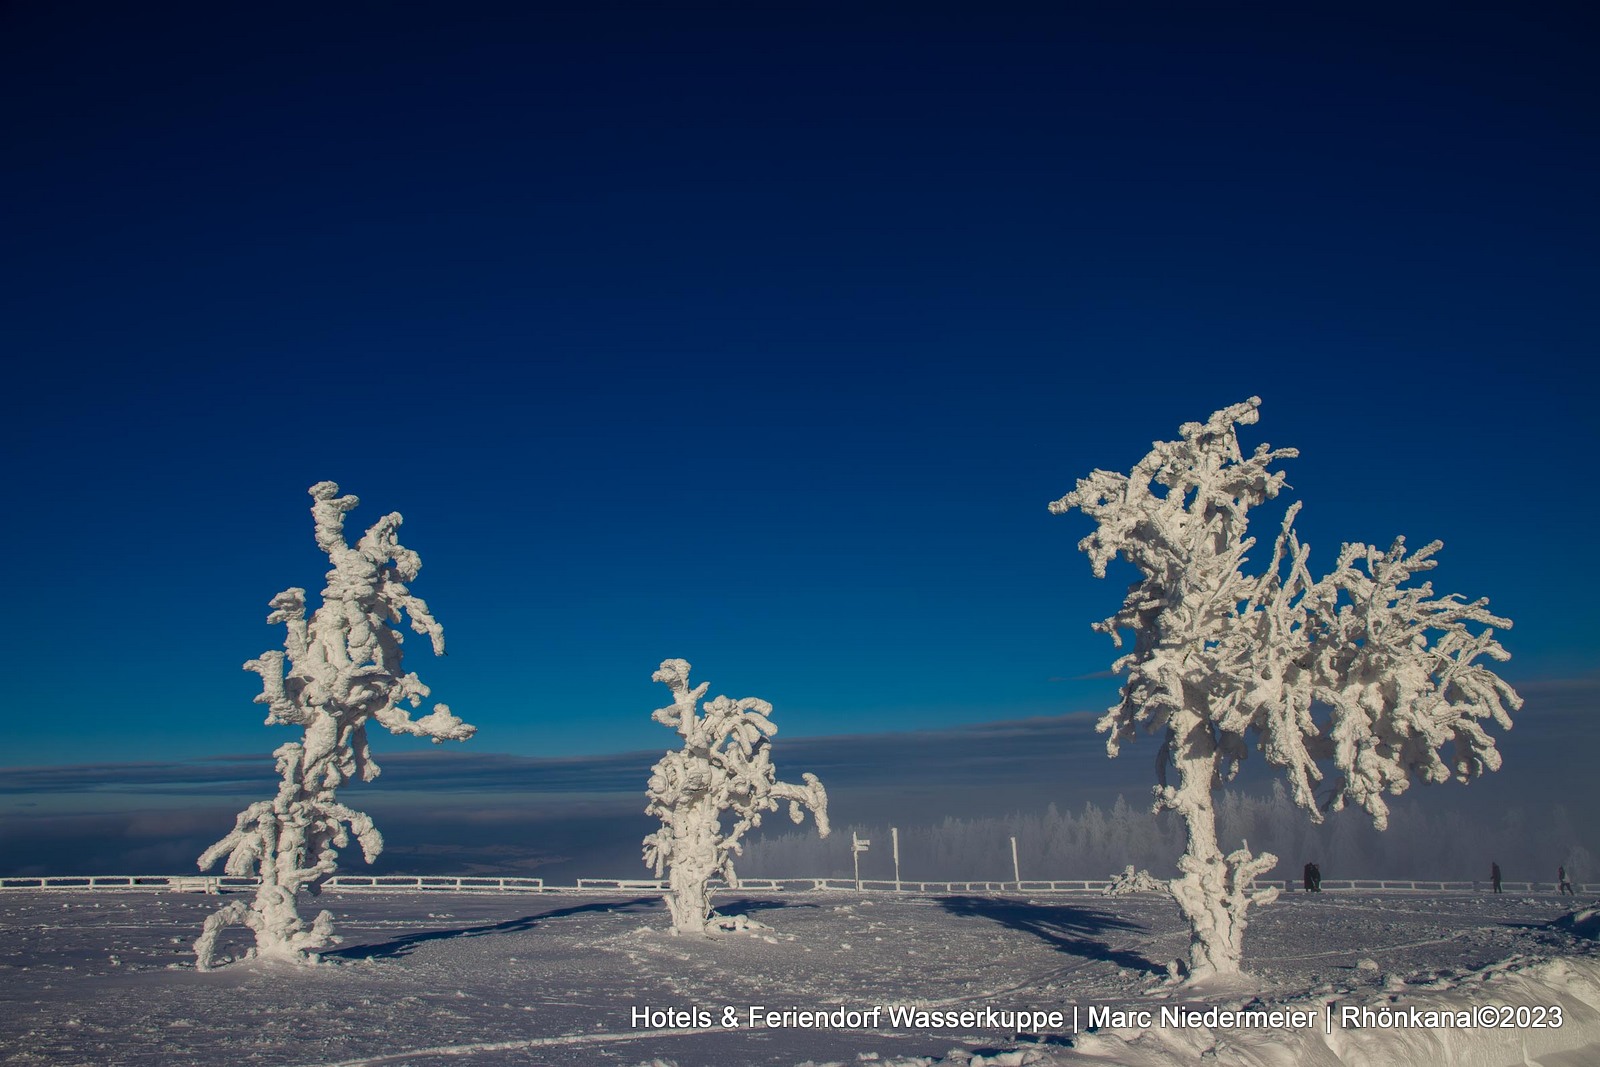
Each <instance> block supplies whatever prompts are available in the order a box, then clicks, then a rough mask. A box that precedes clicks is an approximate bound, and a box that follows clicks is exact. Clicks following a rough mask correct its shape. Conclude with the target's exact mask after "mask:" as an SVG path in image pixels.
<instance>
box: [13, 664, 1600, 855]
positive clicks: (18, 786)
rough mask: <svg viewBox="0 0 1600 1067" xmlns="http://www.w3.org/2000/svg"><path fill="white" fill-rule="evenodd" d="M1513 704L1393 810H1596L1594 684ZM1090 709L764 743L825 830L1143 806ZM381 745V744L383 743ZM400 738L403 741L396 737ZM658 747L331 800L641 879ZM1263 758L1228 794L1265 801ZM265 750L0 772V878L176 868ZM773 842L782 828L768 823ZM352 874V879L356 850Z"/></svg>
mask: <svg viewBox="0 0 1600 1067" xmlns="http://www.w3.org/2000/svg"><path fill="white" fill-rule="evenodd" d="M1520 688H1521V691H1522V693H1523V695H1524V696H1525V697H1526V699H1527V706H1526V707H1525V708H1524V710H1523V711H1522V713H1521V714H1519V715H1518V716H1517V719H1516V722H1517V725H1516V727H1515V729H1514V730H1513V731H1512V732H1511V733H1509V734H1507V735H1505V736H1504V737H1503V738H1502V740H1501V745H1500V747H1501V750H1502V752H1503V753H1504V754H1505V767H1504V769H1503V770H1501V771H1500V772H1498V773H1496V774H1494V775H1490V776H1489V777H1488V778H1487V779H1485V780H1483V781H1481V782H1477V783H1474V784H1473V785H1472V786H1471V787H1470V788H1462V787H1459V786H1455V785H1445V786H1439V787H1418V788H1415V789H1413V790H1411V791H1410V792H1409V793H1408V794H1407V795H1406V796H1404V797H1401V798H1397V800H1396V802H1395V803H1396V804H1397V805H1416V806H1417V807H1418V808H1419V810H1433V811H1438V810H1445V809H1457V810H1467V811H1471V812H1482V813H1484V814H1485V817H1488V816H1489V815H1492V814H1493V813H1496V812H1501V811H1505V810H1508V809H1510V808H1513V807H1520V808H1524V809H1526V810H1527V811H1528V812H1529V815H1530V818H1534V819H1537V818H1539V817H1540V813H1542V812H1546V811H1549V810H1551V809H1552V807H1553V806H1554V805H1557V804H1561V805H1565V806H1566V807H1567V808H1568V809H1570V810H1572V811H1580V812H1581V811H1592V810H1596V809H1600V782H1597V779H1596V776H1595V775H1594V774H1593V771H1592V768H1591V767H1590V766H1589V765H1588V763H1589V756H1590V753H1592V752H1593V751H1596V750H1597V749H1600V716H1596V715H1595V714H1594V713H1593V711H1592V709H1593V708H1594V707H1595V706H1596V704H1597V698H1600V678H1585V679H1567V680H1554V681H1545V682H1529V683H1524V684H1523V685H1522V686H1521V687H1520ZM1097 717H1098V713H1095V712H1079V713H1074V714H1069V715H1062V716H1054V717H1048V718H1034V719H1025V720H1019V721H1013V722H999V723H986V724H982V725H974V726H967V727H959V728H953V729H943V730H928V731H917V732H911V733H895V734H863V735H850V736H836V737H813V738H805V737H802V738H794V737H788V736H785V735H781V734H780V735H779V737H778V738H777V741H776V743H775V750H774V751H775V758H776V763H777V765H778V768H779V773H780V775H782V776H783V777H786V778H789V779H794V780H797V779H798V778H799V776H800V774H801V773H802V772H805V771H810V772H812V773H815V774H817V775H818V776H819V777H821V779H822V780H823V782H824V783H825V784H826V785H827V787H828V791H829V795H830V801H831V803H830V806H831V809H832V815H833V821H834V824H835V825H836V826H838V827H841V828H846V827H849V826H850V825H851V824H852V823H856V824H861V825H870V824H878V825H882V824H885V823H893V824H897V825H900V826H905V827H911V826H918V825H927V824H930V823H937V822H940V821H942V820H944V819H945V818H947V817H953V818H966V819H970V818H979V817H986V816H994V815H1003V814H1006V813H1009V812H1017V811H1023V812H1037V811H1042V810H1043V809H1044V808H1045V807H1046V806H1047V805H1049V804H1052V803H1053V804H1056V805H1057V806H1058V807H1060V808H1063V809H1076V808H1079V807H1081V806H1082V804H1083V803H1084V802H1086V801H1090V802H1094V803H1096V804H1101V805H1106V804H1109V803H1111V802H1112V801H1113V800H1114V799H1115V798H1116V796H1118V795H1122V796H1125V797H1127V798H1128V800H1129V802H1130V803H1133V804H1143V803H1144V800H1145V798H1146V797H1147V796H1148V793H1149V789H1150V787H1151V785H1152V784H1153V782H1154V770H1153V766H1152V764H1153V761H1154V758H1155V751H1156V746H1155V744H1154V743H1153V742H1148V741H1144V740H1141V741H1140V742H1138V743H1135V744H1132V745H1129V746H1127V747H1126V748H1125V749H1124V751H1123V754H1122V756H1121V757H1120V758H1118V759H1116V760H1110V759H1107V758H1106V756H1105V751H1104V744H1103V738H1102V737H1101V735H1099V734H1096V733H1095V732H1094V720H1095V719H1096V718H1097ZM387 740H388V739H387V738H381V739H380V740H379V742H378V744H379V745H383V743H384V742H385V741H387ZM396 744H399V742H396ZM659 756H660V752H659V751H649V752H629V753H620V754H613V755H603V756H588V757H572V758H561V759H541V758H536V757H527V756H513V755H505V754H499V753H492V752H474V751H472V749H471V747H470V746H468V747H465V748H452V749H449V750H443V749H421V750H411V751H400V750H399V749H397V748H388V749H387V750H386V751H381V752H380V753H379V757H378V758H379V762H380V763H381V764H382V766H383V768H384V770H383V774H382V776H381V777H379V778H378V779H377V780H376V781H375V782H371V783H366V784H362V785H355V786H351V787H349V788H348V789H347V790H345V791H344V792H342V793H341V799H344V800H345V801H346V802H348V803H350V804H351V805H353V806H354V807H357V808H359V809H360V810H363V811H366V812H368V813H369V814H370V815H372V816H373V818H374V819H375V820H376V821H377V823H378V826H379V828H380V829H381V830H382V831H383V832H384V835H385V838H386V841H387V845H386V848H385V851H384V854H383V855H382V856H381V857H380V858H379V860H378V863H377V864H376V865H375V867H373V868H371V869H372V870H375V871H378V872H409V873H446V872H448V873H504V874H537V875H543V876H545V877H547V878H550V879H552V880H555V881H566V880H569V879H570V878H574V877H578V876H593V877H639V876H642V875H643V873H644V868H643V865H642V863H641V862H640V860H639V841H640V839H641V838H642V837H643V836H644V835H645V834H646V833H648V832H649V830H650V829H651V824H650V821H649V820H648V819H647V818H646V817H645V815H644V814H643V807H644V797H643V788H644V782H645V779H646V778H647V777H648V773H649V768H650V766H651V764H652V763H653V762H654V761H655V760H656V759H657V758H659ZM1270 780H1271V777H1270V772H1269V769H1267V768H1265V767H1264V766H1262V761H1260V760H1259V759H1257V760H1252V761H1250V763H1249V764H1248V765H1247V770H1246V773H1245V774H1243V775H1242V776H1241V779H1240V781H1239V783H1237V784H1238V786H1239V787H1242V788H1244V789H1246V790H1252V789H1253V790H1264V789H1265V788H1267V783H1269V782H1270ZM275 781H276V776H275V774H274V773H273V766H272V759H271V757H270V756H268V755H266V754H262V755H248V756H247V755H235V756H223V757H217V758H214V759H207V760H191V761H182V762H172V763H155V762H145V763H100V764H80V765H75V766H58V767H19V768H10V769H6V770H4V771H0V873H4V874H42V873H49V874H72V873H107V874H113V873H147V874H158V873H177V872H183V871H189V870H192V869H194V859H195V857H196V856H198V855H199V853H200V852H201V851H202V850H203V849H204V848H205V847H206V846H207V845H209V844H210V843H211V842H213V841H215V840H216V839H218V838H219V837H221V836H223V835H224V834H225V833H226V832H227V831H228V829H229V828H230V827H231V826H232V825H233V816H234V813H235V812H237V811H238V810H239V809H240V808H241V807H243V806H244V803H245V802H247V801H249V800H254V799H259V798H262V797H265V796H268V795H270V794H271V792H272V790H273V788H274V783H275ZM772 828H773V829H774V830H775V831H776V832H782V831H784V830H787V829H791V827H790V826H789V824H788V821H787V820H786V819H782V818H778V819H775V820H773V826H772ZM352 859H353V863H352V865H351V867H350V869H351V870H352V871H355V870H367V869H368V868H366V867H364V866H362V865H361V864H360V861H359V859H358V858H355V857H353V856H352Z"/></svg>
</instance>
